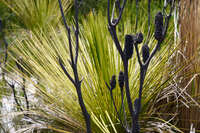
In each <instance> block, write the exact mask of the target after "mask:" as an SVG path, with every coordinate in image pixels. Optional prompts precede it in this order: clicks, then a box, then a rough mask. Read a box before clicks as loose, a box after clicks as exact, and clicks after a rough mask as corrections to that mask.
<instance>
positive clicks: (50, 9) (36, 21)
mask: <svg viewBox="0 0 200 133" xmlns="http://www.w3.org/2000/svg"><path fill="white" fill-rule="evenodd" d="M1 1H2V2H3V3H4V4H5V5H6V6H7V7H8V8H10V10H11V13H13V14H15V15H16V17H17V18H18V20H19V23H17V24H18V26H20V27H23V28H25V29H28V30H34V29H36V28H41V27H43V28H45V26H46V25H48V24H51V25H54V26H56V25H57V24H58V22H59V21H60V19H61V14H60V12H59V4H58V2H57V1H56V0H29V1H27V0H12V1H10V0H1ZM72 3H73V1H72V0H64V1H63V10H64V12H68V11H69V10H70V8H71V6H72ZM15 24H16V23H15Z"/></svg>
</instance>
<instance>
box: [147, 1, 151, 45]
mask: <svg viewBox="0 0 200 133" xmlns="http://www.w3.org/2000/svg"><path fill="white" fill-rule="evenodd" d="M150 29H151V0H148V34H147V44H148V42H149V38H150Z"/></svg>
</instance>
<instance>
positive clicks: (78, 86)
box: [58, 0, 92, 133]
mask: <svg viewBox="0 0 200 133" xmlns="http://www.w3.org/2000/svg"><path fill="white" fill-rule="evenodd" d="M58 2H59V7H60V11H61V14H62V18H63V22H64V25H65V28H66V30H67V33H68V41H69V50H70V61H69V62H70V65H71V68H72V70H73V75H74V78H72V76H71V75H70V74H69V73H68V72H67V70H66V69H65V67H64V65H63V61H62V60H61V58H60V57H59V64H60V66H61V68H62V70H63V71H64V73H65V75H66V76H67V77H68V78H69V80H70V81H71V82H72V83H73V85H74V86H75V88H76V92H77V95H78V102H79V105H80V107H81V111H82V113H83V116H84V119H85V122H86V130H87V133H91V132H92V131H91V124H90V115H89V113H88V112H87V109H86V106H85V104H84V101H83V97H82V92H81V82H82V81H81V80H79V76H78V70H77V62H78V51H79V25H78V1H77V0H75V1H74V4H75V25H76V29H75V38H76V50H75V60H74V57H73V51H72V41H71V34H70V28H69V27H68V25H67V23H66V20H65V16H64V12H63V8H62V3H61V0H58Z"/></svg>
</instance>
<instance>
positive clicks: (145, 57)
mask: <svg viewBox="0 0 200 133" xmlns="http://www.w3.org/2000/svg"><path fill="white" fill-rule="evenodd" d="M142 57H143V62H144V63H145V62H146V61H147V60H148V58H149V46H148V45H147V44H144V45H143V46H142Z"/></svg>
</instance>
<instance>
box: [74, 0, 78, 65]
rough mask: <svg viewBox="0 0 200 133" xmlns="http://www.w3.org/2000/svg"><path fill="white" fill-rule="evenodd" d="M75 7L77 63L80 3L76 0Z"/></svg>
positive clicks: (76, 56)
mask: <svg viewBox="0 0 200 133" xmlns="http://www.w3.org/2000/svg"><path fill="white" fill-rule="evenodd" d="M74 5H75V6H76V7H75V25H76V30H75V37H76V55H75V64H77V61H78V50H79V25H78V12H79V10H78V3H77V1H76V0H75V1H74Z"/></svg>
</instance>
